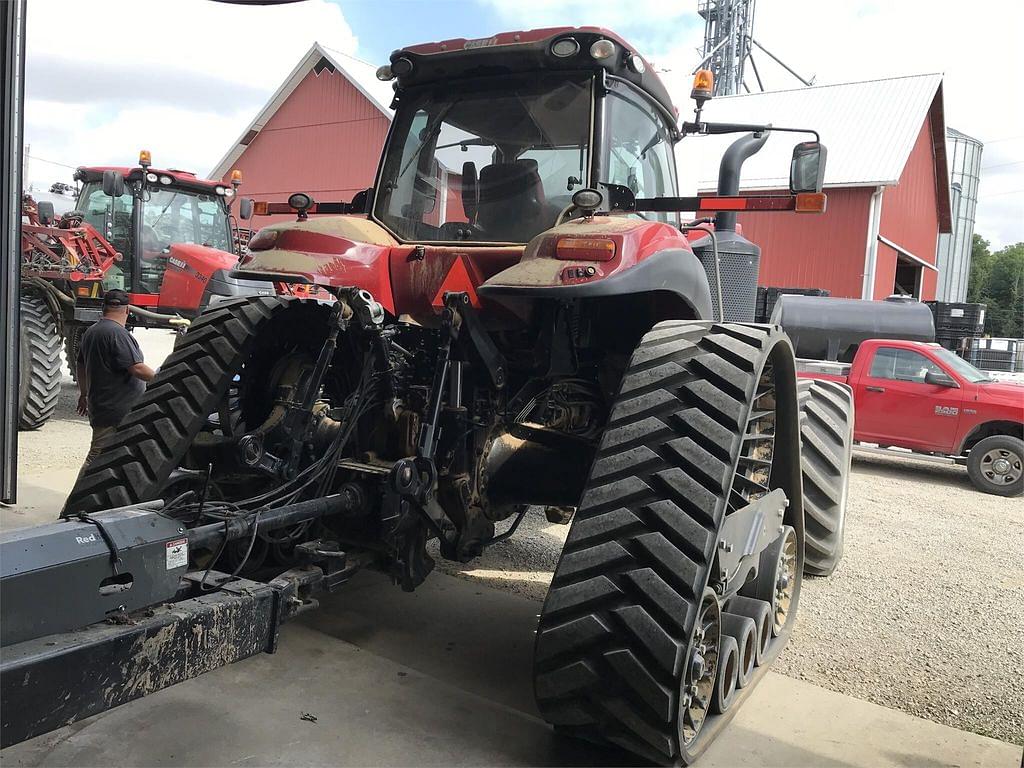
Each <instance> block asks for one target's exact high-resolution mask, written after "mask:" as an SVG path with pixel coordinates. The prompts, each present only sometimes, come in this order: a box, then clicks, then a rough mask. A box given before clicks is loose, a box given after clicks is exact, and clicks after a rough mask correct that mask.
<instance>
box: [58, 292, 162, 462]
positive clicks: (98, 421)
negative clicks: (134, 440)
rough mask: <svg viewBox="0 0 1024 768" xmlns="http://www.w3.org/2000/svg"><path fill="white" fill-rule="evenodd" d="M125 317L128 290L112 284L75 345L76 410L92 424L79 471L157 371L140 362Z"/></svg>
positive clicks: (140, 352)
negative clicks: (98, 314) (100, 311)
mask: <svg viewBox="0 0 1024 768" xmlns="http://www.w3.org/2000/svg"><path fill="white" fill-rule="evenodd" d="M127 320H128V294H127V293H125V292H124V291H122V290H119V289H116V288H115V289H112V290H109V291H107V292H106V293H105V294H104V295H103V317H102V318H100V320H99V321H97V322H96V323H95V324H94V325H93V326H92V327H91V328H89V330H87V331H86V332H85V334H84V335H83V336H82V341H81V343H80V344H79V347H78V359H77V360H76V361H75V367H76V368H77V373H78V390H79V392H80V395H79V397H78V413H79V414H80V415H82V416H85V415H86V414H88V416H89V424H90V425H91V426H92V442H91V443H90V444H89V453H88V454H87V455H86V457H85V463H84V464H83V465H82V472H84V471H85V468H86V467H88V466H89V463H90V462H91V461H92V460H93V459H95V458H96V457H97V456H98V455H99V453H100V450H101V449H102V445H103V442H104V441H105V440H106V439H107V437H109V436H110V435H112V434H113V433H114V432H115V431H116V430H117V425H118V424H119V423H120V422H121V419H123V418H124V417H125V415H126V414H127V413H128V411H130V410H131V408H132V405H134V403H135V401H136V400H138V398H139V395H141V394H142V393H143V392H144V391H145V389H146V384H145V382H147V381H152V380H153V377H154V376H155V375H156V373H155V372H154V371H153V369H152V368H150V367H149V366H148V365H146V364H145V363H144V362H143V361H142V360H143V358H142V350H141V349H139V342H137V341H136V340H135V337H134V336H132V335H131V333H129V332H128V329H127V328H125V327H124V324H125V322H126V321H127ZM79 477H81V472H80V473H79Z"/></svg>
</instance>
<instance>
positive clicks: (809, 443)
mask: <svg viewBox="0 0 1024 768" xmlns="http://www.w3.org/2000/svg"><path fill="white" fill-rule="evenodd" d="M797 386H798V390H797V391H798V395H797V397H798V402H799V404H800V443H801V445H800V469H801V473H802V474H803V481H804V528H805V531H804V573H805V574H807V575H808V576H831V575H832V573H833V572H834V571H835V569H836V566H837V565H839V561H840V560H841V559H842V557H843V537H844V535H845V530H846V499H847V495H848V491H849V486H850V463H851V461H852V459H853V391H852V390H851V389H850V388H849V387H848V386H846V385H845V384H840V383H839V382H835V381H824V380H818V379H801V380H800V382H799V384H798V385H797Z"/></svg>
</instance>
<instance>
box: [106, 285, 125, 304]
mask: <svg viewBox="0 0 1024 768" xmlns="http://www.w3.org/2000/svg"><path fill="white" fill-rule="evenodd" d="M130 303H131V302H130V301H129V300H128V294H127V292H125V291H122V290H121V289H120V288H111V289H110V290H109V291H106V292H105V293H104V294H103V306H104V307H127V306H128V305H129V304H130Z"/></svg>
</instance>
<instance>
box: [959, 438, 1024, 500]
mask: <svg viewBox="0 0 1024 768" xmlns="http://www.w3.org/2000/svg"><path fill="white" fill-rule="evenodd" d="M967 476H968V477H970V478H971V482H972V483H974V487H975V488H977V489H978V490H979V491H984V492H985V493H991V494H994V495H996V496H1020V495H1021V494H1022V493H1024V440H1021V439H1020V438H1019V437H1012V436H1011V435H993V436H992V437H986V438H985V439H984V440H982V441H981V442H979V443H978V444H977V445H975V446H974V447H973V448H971V452H970V453H969V454H968V455H967Z"/></svg>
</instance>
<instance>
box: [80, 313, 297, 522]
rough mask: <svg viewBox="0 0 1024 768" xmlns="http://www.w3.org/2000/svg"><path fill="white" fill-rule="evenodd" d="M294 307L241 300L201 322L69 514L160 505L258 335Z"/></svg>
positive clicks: (91, 470)
mask: <svg viewBox="0 0 1024 768" xmlns="http://www.w3.org/2000/svg"><path fill="white" fill-rule="evenodd" d="M288 302H289V299H287V298H279V297H260V298H242V299H237V300H234V301H230V302H224V303H220V304H217V306H216V309H213V310H210V311H208V312H206V313H204V314H203V315H202V316H201V317H200V318H199V319H198V320H197V321H196V322H194V323H193V324H192V325H191V327H190V328H189V330H188V333H186V334H185V336H183V337H181V338H180V339H179V340H178V343H177V344H176V345H175V348H174V351H173V352H172V353H171V354H170V356H169V357H168V358H167V360H166V361H165V362H164V364H163V365H162V366H161V367H160V372H159V373H158V374H157V376H156V378H155V379H154V380H153V381H152V382H151V383H150V385H149V387H148V388H147V389H146V392H145V393H144V394H143V396H142V397H141V398H140V399H139V401H138V402H137V403H136V404H135V406H134V407H133V408H132V410H131V411H130V412H129V413H128V415H127V416H126V417H125V418H124V421H122V422H121V424H120V426H119V427H118V429H117V433H116V434H115V435H114V437H113V439H112V440H111V441H110V442H109V444H108V445H107V447H106V448H105V449H104V451H103V452H102V453H101V454H100V455H99V456H98V457H97V458H96V459H95V460H94V461H93V462H92V463H91V464H90V465H89V467H88V468H87V469H86V471H85V472H84V473H83V475H82V477H80V478H79V480H78V482H77V483H76V484H75V487H74V488H73V489H72V491H71V495H70V496H69V497H68V501H67V504H66V505H65V507H64V512H63V514H64V515H69V514H74V513H78V512H94V511H98V510H102V509H110V508H112V507H119V506H123V505H126V504H133V503H136V502H139V501H147V500H149V499H153V498H156V497H158V496H159V495H160V491H161V490H162V487H163V484H164V483H165V482H166V480H167V477H168V476H169V475H170V473H171V472H172V471H173V470H174V469H175V468H177V467H178V466H179V464H180V463H181V460H182V458H183V457H184V456H185V453H186V451H187V450H188V447H189V445H190V444H191V443H192V441H193V440H194V439H195V436H196V435H197V434H198V433H199V430H200V429H201V428H202V427H203V424H205V423H206V419H207V417H208V415H209V414H210V413H213V412H214V411H216V409H217V405H218V404H219V402H220V401H221V399H222V398H223V397H224V393H225V392H226V391H227V389H228V385H229V384H230V383H231V380H232V377H233V376H234V375H235V374H236V373H237V372H238V371H239V370H240V368H241V366H242V363H243V362H244V361H245V359H246V358H247V357H248V355H249V351H250V347H251V345H252V341H253V339H254V338H255V336H256V331H257V329H258V327H259V326H260V325H261V324H262V323H263V322H265V321H266V320H268V319H269V318H270V317H271V316H273V315H274V314H276V313H278V312H280V311H282V310H283V309H284V308H285V307H286V306H287V304H288Z"/></svg>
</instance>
